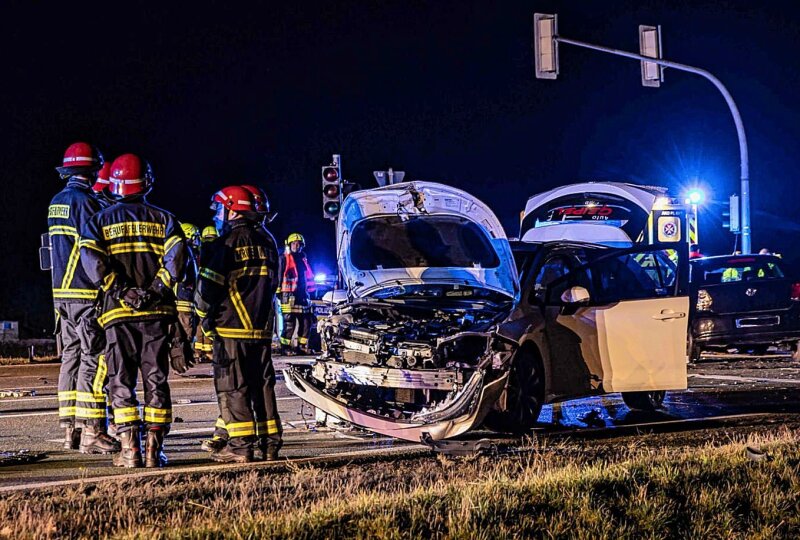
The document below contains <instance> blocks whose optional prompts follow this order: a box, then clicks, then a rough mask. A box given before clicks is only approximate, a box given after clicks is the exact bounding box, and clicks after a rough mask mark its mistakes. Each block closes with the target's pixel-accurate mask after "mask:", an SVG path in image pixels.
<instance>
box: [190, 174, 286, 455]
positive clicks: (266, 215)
mask: <svg viewBox="0 0 800 540" xmlns="http://www.w3.org/2000/svg"><path fill="white" fill-rule="evenodd" d="M241 187H242V188H244V189H246V190H247V191H249V192H250V194H251V195H252V196H253V204H254V208H255V213H256V214H257V216H258V221H259V223H260V224H261V226H262V227H263V228H264V230H265V231H267V228H266V227H267V223H270V222H271V221H272V220H273V219H275V214H274V213H272V212H270V209H269V199H268V198H267V194H266V193H265V192H264V190H263V189H261V188H260V187H257V186H253V185H250V184H243V185H242V186H241ZM213 202H214V199H212V203H213ZM214 230H215V231H216V229H214ZM267 234H269V235H270V237H272V235H271V234H270V233H269V231H267ZM273 241H274V239H273ZM273 306H274V302H273ZM270 322H271V323H272V325H271V326H270V332H271V333H270V337H271V336H272V335H273V334H272V333H274V331H275V329H274V328H273V326H274V323H275V316H274V314H273V317H272V318H271V320H270ZM270 341H271V340H270ZM270 345H271V343H270ZM271 355H272V348H271V347H270V357H271ZM263 401H264V400H263V399H259V398H258V397H256V398H255V399H253V400H252V404H253V411H254V412H255V414H256V436H258V439H259V448H260V450H261V452H262V455H264V456H266V454H267V448H268V446H269V439H268V436H267V423H266V421H265V420H264V415H265V413H264V411H263ZM226 444H228V430H227V429H226V428H225V420H223V419H222V415H220V416H219V417H218V418H217V421H216V422H215V424H214V434H213V435H212V436H211V438H210V439H205V440H204V441H203V442H202V443H201V444H200V448H202V449H203V450H205V451H206V452H216V451H218V450H222V449H223V448H224V447H225V445H226Z"/></svg>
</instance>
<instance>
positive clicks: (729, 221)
mask: <svg viewBox="0 0 800 540" xmlns="http://www.w3.org/2000/svg"><path fill="white" fill-rule="evenodd" d="M722 226H723V227H725V228H726V229H728V230H729V231H731V232H732V233H734V234H738V233H740V232H741V228H740V224H739V196H738V195H731V197H730V199H729V201H728V210H727V211H726V212H722Z"/></svg>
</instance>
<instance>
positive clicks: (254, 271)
mask: <svg viewBox="0 0 800 540" xmlns="http://www.w3.org/2000/svg"><path fill="white" fill-rule="evenodd" d="M272 274H273V272H272V268H270V267H269V266H255V267H250V268H239V269H238V270H232V271H231V273H230V278H231V279H237V278H240V277H244V276H267V277H269V276H271V275H272Z"/></svg>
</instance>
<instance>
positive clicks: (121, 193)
mask: <svg viewBox="0 0 800 540" xmlns="http://www.w3.org/2000/svg"><path fill="white" fill-rule="evenodd" d="M109 181H110V182H111V188H110V190H111V194H112V195H113V196H114V197H116V198H118V199H122V198H124V197H129V196H131V195H146V194H147V193H149V192H150V189H151V187H152V186H153V169H152V167H150V164H149V163H148V162H147V161H145V160H143V159H142V158H140V157H139V156H137V155H136V154H122V155H121V156H119V157H118V158H117V159H115V160H114V163H113V164H112V165H111V174H110V176H109Z"/></svg>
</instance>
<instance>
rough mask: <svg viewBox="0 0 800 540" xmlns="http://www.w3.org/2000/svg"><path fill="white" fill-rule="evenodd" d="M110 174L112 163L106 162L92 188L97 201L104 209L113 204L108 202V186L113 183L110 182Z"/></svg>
mask: <svg viewBox="0 0 800 540" xmlns="http://www.w3.org/2000/svg"><path fill="white" fill-rule="evenodd" d="M110 174H111V162H110V161H106V162H105V163H103V167H102V168H101V169H100V170H99V171H98V172H97V178H96V179H95V182H94V185H93V186H92V193H94V197H95V199H97V201H98V202H99V203H100V206H101V207H102V208H105V207H107V206H109V205H110V204H111V202H110V201H109V200H108V186H109V184H110V183H111V182H109V180H108V177H109V175H110Z"/></svg>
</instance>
